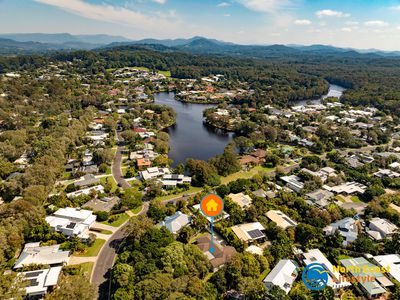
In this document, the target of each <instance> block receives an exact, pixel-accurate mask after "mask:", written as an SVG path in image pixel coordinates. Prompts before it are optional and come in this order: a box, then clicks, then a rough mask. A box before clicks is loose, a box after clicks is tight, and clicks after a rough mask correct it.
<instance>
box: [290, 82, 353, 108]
mask: <svg viewBox="0 0 400 300" xmlns="http://www.w3.org/2000/svg"><path fill="white" fill-rule="evenodd" d="M345 90H346V89H345V88H344V87H341V86H338V85H335V84H331V85H329V91H328V94H326V95H324V96H322V97H321V98H319V99H313V100H301V101H296V102H293V104H294V105H306V104H308V103H310V104H320V103H321V101H322V100H323V99H326V98H328V97H335V98H340V97H341V96H342V95H343V92H344V91H345Z"/></svg>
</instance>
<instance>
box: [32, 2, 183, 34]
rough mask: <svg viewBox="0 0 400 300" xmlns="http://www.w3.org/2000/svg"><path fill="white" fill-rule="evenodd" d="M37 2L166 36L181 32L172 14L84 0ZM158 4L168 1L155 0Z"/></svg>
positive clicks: (93, 18)
mask: <svg viewBox="0 0 400 300" xmlns="http://www.w3.org/2000/svg"><path fill="white" fill-rule="evenodd" d="M34 1H36V2H39V3H42V4H47V5H51V6H55V7H58V8H59V9H62V10H65V11H67V12H70V13H72V14H75V15H78V16H81V17H84V18H87V19H92V20H97V21H105V22H110V23H114V24H120V25H126V26H129V27H134V28H139V29H143V30H148V31H151V32H154V33H155V32H157V33H159V34H165V32H167V31H169V30H174V31H175V32H178V31H179V27H180V26H182V24H180V21H179V20H178V18H177V16H176V15H175V14H174V13H172V14H160V13H155V14H153V15H148V14H144V13H140V12H136V11H133V10H131V9H128V8H125V7H121V6H113V5H109V4H92V3H88V2H85V1H83V0H68V1H64V0H34ZM154 1H157V2H158V3H162V2H165V1H166V0H154Z"/></svg>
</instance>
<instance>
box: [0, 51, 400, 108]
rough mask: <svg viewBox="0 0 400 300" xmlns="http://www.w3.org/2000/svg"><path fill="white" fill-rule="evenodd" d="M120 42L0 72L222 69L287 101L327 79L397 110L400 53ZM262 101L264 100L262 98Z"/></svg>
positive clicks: (323, 86)
mask: <svg viewBox="0 0 400 300" xmlns="http://www.w3.org/2000/svg"><path fill="white" fill-rule="evenodd" d="M152 48H153V49H148V48H146V47H144V46H120V47H116V48H106V49H100V50H98V51H75V52H59V53H53V54H49V55H47V56H17V57H2V58H0V73H4V72H8V71H15V70H27V69H35V68H37V67H38V66H41V65H43V64H44V63H48V62H51V61H75V62H76V61H79V62H80V63H79V64H78V65H79V67H78V69H77V70H74V71H76V72H80V73H82V74H98V73H101V72H104V73H106V70H108V69H112V68H118V67H125V66H143V67H147V68H149V69H154V70H170V71H171V74H172V76H173V77H175V78H200V77H202V76H207V75H210V74H223V75H225V76H226V78H227V79H229V80H232V81H244V82H247V83H248V84H249V86H250V88H252V89H254V90H256V96H255V98H256V99H254V100H255V101H261V102H265V101H264V100H266V99H267V100H269V101H270V102H274V103H279V104H287V103H288V102H290V101H294V100H302V99H310V98H315V97H318V96H320V95H322V94H324V93H325V92H326V91H327V88H328V86H327V83H326V81H328V82H330V83H335V84H339V85H341V86H344V87H346V88H349V90H348V91H347V92H346V93H345V94H344V97H343V101H345V102H349V103H351V104H353V105H367V104H371V105H374V106H377V107H378V108H380V109H389V110H391V111H394V112H396V113H397V114H399V113H400V108H399V105H397V102H398V101H399V100H400V93H399V90H400V88H399V87H400V86H399V85H400V83H399V81H398V80H397V76H398V74H399V69H400V59H397V58H383V57H374V56H365V57H363V56H359V57H352V56H348V55H345V54H343V55H342V56H341V55H340V54H337V53H336V54H334V55H323V56H318V55H306V56H298V55H296V56H290V54H289V55H287V56H284V55H283V54H284V53H282V55H281V56H280V57H274V58H239V57H232V56H223V55H197V54H196V55H195V54H189V53H184V52H174V51H173V48H168V47H164V46H153V47H152ZM267 102H268V101H267Z"/></svg>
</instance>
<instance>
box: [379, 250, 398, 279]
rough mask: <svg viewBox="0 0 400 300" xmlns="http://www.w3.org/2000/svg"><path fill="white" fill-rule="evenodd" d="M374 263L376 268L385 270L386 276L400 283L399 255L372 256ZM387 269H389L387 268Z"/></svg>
mask: <svg viewBox="0 0 400 300" xmlns="http://www.w3.org/2000/svg"><path fill="white" fill-rule="evenodd" d="M374 261H375V262H376V263H377V264H378V266H380V267H383V268H385V269H387V270H388V271H389V272H388V275H389V276H390V277H391V278H393V279H396V280H397V281H399V282H400V255H399V254H387V255H378V256H374ZM388 267H389V268H388Z"/></svg>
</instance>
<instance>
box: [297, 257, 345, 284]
mask: <svg viewBox="0 0 400 300" xmlns="http://www.w3.org/2000/svg"><path fill="white" fill-rule="evenodd" d="M301 256H302V261H303V263H304V265H306V266H308V265H310V264H312V263H315V262H318V263H319V264H321V265H323V266H324V269H325V270H326V271H327V274H328V286H330V287H331V288H333V289H341V288H344V287H348V286H350V285H351V283H350V282H346V281H343V282H342V281H340V273H339V272H338V271H335V270H334V269H333V265H332V264H331V262H330V261H329V260H328V259H327V258H326V257H325V255H324V254H323V253H322V252H321V251H320V250H319V249H311V250H309V251H308V252H307V253H302V255H301Z"/></svg>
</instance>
